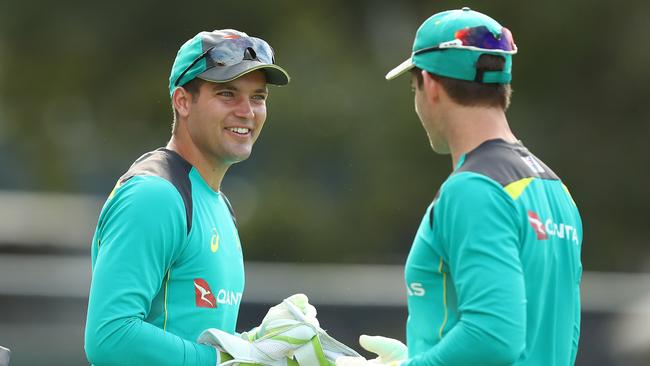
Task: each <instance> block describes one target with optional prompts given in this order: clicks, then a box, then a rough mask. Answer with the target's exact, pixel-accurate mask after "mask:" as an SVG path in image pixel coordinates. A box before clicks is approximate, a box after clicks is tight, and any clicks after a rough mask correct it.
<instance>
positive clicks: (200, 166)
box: [166, 135, 228, 192]
mask: <svg viewBox="0 0 650 366" xmlns="http://www.w3.org/2000/svg"><path fill="white" fill-rule="evenodd" d="M166 147H167V149H169V150H173V151H175V152H177V153H178V154H179V155H180V156H182V157H183V159H185V160H187V162H188V163H190V164H192V166H193V167H194V168H195V169H196V170H197V171H198V172H199V174H200V175H201V177H202V178H203V180H204V181H205V182H206V183H207V184H208V185H209V186H210V188H212V189H213V190H214V191H216V192H218V191H220V190H221V181H222V180H223V177H224V175H226V171H227V170H228V166H221V165H220V164H216V163H214V162H211V161H209V159H207V158H206V156H205V155H204V154H202V153H201V151H200V150H199V149H198V148H197V147H196V145H194V144H192V143H185V142H184V141H182V139H180V138H178V137H177V136H175V135H172V138H171V139H170V140H169V142H168V143H167V146H166Z"/></svg>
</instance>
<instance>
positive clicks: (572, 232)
mask: <svg viewBox="0 0 650 366" xmlns="http://www.w3.org/2000/svg"><path fill="white" fill-rule="evenodd" d="M528 223H530V226H531V227H532V228H533V231H535V234H536V235H537V240H548V237H549V236H554V237H556V238H559V239H564V240H571V241H572V242H573V243H574V244H576V245H578V244H580V239H579V238H578V232H577V231H576V228H575V227H573V226H571V225H568V224H564V223H559V224H558V223H556V222H553V220H552V219H550V218H549V219H546V221H543V220H542V219H540V218H539V215H537V213H535V212H533V211H528Z"/></svg>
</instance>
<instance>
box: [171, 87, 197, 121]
mask: <svg viewBox="0 0 650 366" xmlns="http://www.w3.org/2000/svg"><path fill="white" fill-rule="evenodd" d="M172 104H173V105H174V109H176V112H177V113H178V115H179V116H180V117H187V116H188V115H189V114H190V104H192V94H190V93H189V92H188V91H187V90H185V88H183V87H182V86H179V87H178V88H176V89H174V93H173V94H172Z"/></svg>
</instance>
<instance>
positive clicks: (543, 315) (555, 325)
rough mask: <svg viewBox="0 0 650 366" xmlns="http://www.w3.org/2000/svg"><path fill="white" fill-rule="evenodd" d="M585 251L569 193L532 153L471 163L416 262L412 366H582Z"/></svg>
mask: <svg viewBox="0 0 650 366" xmlns="http://www.w3.org/2000/svg"><path fill="white" fill-rule="evenodd" d="M581 246H582V223H581V219H580V215H579V213H578V209H577V207H576V205H575V203H574V202H573V199H572V198H571V196H570V194H569V191H568V189H567V188H566V187H565V186H564V185H563V184H562V182H561V181H560V179H559V178H558V177H557V176H556V175H555V173H553V172H552V171H551V170H550V169H549V168H548V166H546V165H545V164H544V163H542V162H541V161H540V160H539V159H537V158H536V157H535V156H534V155H532V154H531V153H530V152H529V151H528V150H527V149H526V148H525V147H524V146H522V145H521V144H509V143H506V142H505V141H503V140H489V141H486V142H484V143H483V144H481V145H480V146H479V147H477V148H476V149H474V150H473V151H471V152H469V153H467V154H465V155H464V156H463V157H462V158H461V161H460V162H459V164H458V166H457V167H456V169H455V171H454V172H453V173H452V174H451V175H450V176H449V178H448V179H447V180H446V181H445V182H444V183H443V185H442V186H441V188H440V190H439V192H438V194H437V195H436V198H435V199H434V201H433V203H432V204H431V205H430V206H429V208H428V209H427V212H426V214H425V215H424V218H423V220H422V223H421V225H420V228H419V229H418V232H417V234H416V237H415V239H414V242H413V245H412V248H411V251H410V253H409V256H408V259H407V262H406V269H405V279H406V285H407V293H408V312H409V316H408V320H407V326H406V331H407V344H408V349H409V360H407V361H406V363H405V364H404V366H438V365H453V366H462V365H481V366H488V365H539V366H559V365H562V366H564V365H573V364H574V362H575V357H576V352H577V348H578V338H579V334H580V292H579V285H580V278H581V275H582V265H581V262H580V251H581Z"/></svg>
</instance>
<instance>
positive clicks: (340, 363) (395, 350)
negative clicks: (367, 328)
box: [336, 334, 408, 366]
mask: <svg viewBox="0 0 650 366" xmlns="http://www.w3.org/2000/svg"><path fill="white" fill-rule="evenodd" d="M359 344H361V347H363V348H364V349H365V350H367V351H370V352H373V353H375V354H377V356H378V357H377V358H374V359H372V360H366V359H365V358H363V357H347V356H344V357H339V358H337V359H336V366H399V365H400V364H401V363H402V362H404V361H405V360H406V359H407V358H408V349H407V348H406V345H405V344H404V343H402V342H400V341H398V340H397V339H393V338H387V337H382V336H368V335H365V334H364V335H362V336H360V337H359Z"/></svg>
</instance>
